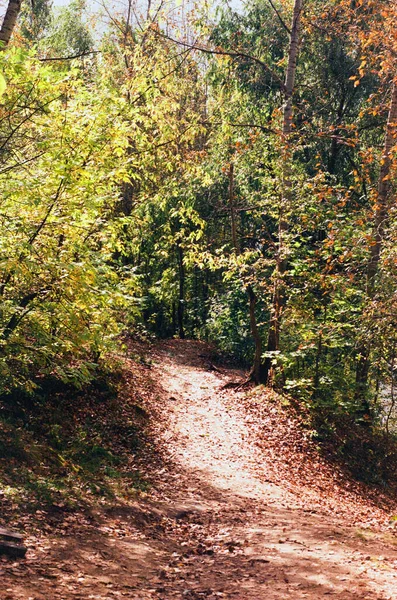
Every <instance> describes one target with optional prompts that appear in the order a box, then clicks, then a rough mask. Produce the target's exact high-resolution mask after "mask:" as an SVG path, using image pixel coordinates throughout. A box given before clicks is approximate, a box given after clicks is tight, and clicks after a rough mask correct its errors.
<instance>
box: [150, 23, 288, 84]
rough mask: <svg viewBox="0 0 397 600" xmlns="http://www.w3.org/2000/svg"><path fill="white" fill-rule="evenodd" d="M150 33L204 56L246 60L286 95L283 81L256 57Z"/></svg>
mask: <svg viewBox="0 0 397 600" xmlns="http://www.w3.org/2000/svg"><path fill="white" fill-rule="evenodd" d="M152 31H153V32H154V33H156V34H157V35H158V36H160V37H163V38H165V39H167V40H169V41H170V42H173V43H174V44H177V45H178V46H184V47H185V48H190V49H191V50H198V51H199V52H203V53H204V54H212V55H218V56H230V57H232V58H246V59H247V60H250V61H252V62H254V63H256V64H258V65H260V66H261V67H262V68H263V69H264V70H265V71H267V73H269V75H270V76H271V77H272V78H273V79H274V80H275V81H276V82H277V84H278V86H279V88H280V90H281V91H282V92H283V94H284V95H285V94H286V87H285V84H284V82H283V80H282V79H281V78H280V77H279V76H278V75H277V73H276V72H275V71H273V69H272V68H271V67H269V65H268V64H267V63H265V62H264V61H263V60H261V59H260V58H258V57H257V56H252V54H247V53H246V52H241V51H236V52H229V51H228V50H223V49H220V48H208V47H205V46H199V45H197V44H189V43H188V42H183V41H180V40H175V39H174V38H172V37H170V36H168V35H166V34H165V33H162V32H161V31H158V30H157V29H154V28H153V29H152Z"/></svg>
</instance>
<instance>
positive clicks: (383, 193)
mask: <svg viewBox="0 0 397 600" xmlns="http://www.w3.org/2000/svg"><path fill="white" fill-rule="evenodd" d="M396 132H397V84H396V83H393V88H392V95H391V102H390V109H389V115H388V118H387V125H386V133H385V142H384V146H383V154H382V161H381V169H380V173H379V182H378V198H377V202H376V208H375V222H374V236H373V237H374V243H373V245H372V246H371V257H370V261H369V264H368V271H367V275H368V296H369V297H370V298H373V297H374V295H375V292H376V276H377V273H378V267H379V260H380V255H381V251H382V244H383V239H384V235H385V227H386V223H387V219H388V213H389V206H390V192H391V185H390V169H391V151H392V149H393V146H394V143H395V139H396Z"/></svg>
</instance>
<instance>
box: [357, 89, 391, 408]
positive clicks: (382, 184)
mask: <svg viewBox="0 0 397 600" xmlns="http://www.w3.org/2000/svg"><path fill="white" fill-rule="evenodd" d="M396 132H397V85H396V83H395V82H393V87H392V93H391V101H390V109H389V114H388V118H387V124H386V132H385V141H384V145H383V154H382V160H381V168H380V173H379V181H378V197H377V201H376V206H375V219H374V228H373V243H372V245H371V250H370V252H371V254H370V259H369V263H368V268H367V296H368V299H369V300H370V301H371V300H372V299H373V298H374V297H375V295H376V291H377V282H376V279H377V275H378V270H379V262H380V256H381V252H382V246H383V240H384V237H385V230H386V225H387V220H388V216H389V208H390V195H391V185H390V172H391V164H392V158H391V154H392V150H393V146H394V144H395V139H396ZM369 355H370V344H369V343H367V344H362V345H361V346H360V348H359V350H358V359H357V365H356V390H355V399H356V402H357V403H359V404H360V405H361V406H362V411H361V412H362V413H363V414H365V415H367V416H370V406H369V403H368V399H367V398H366V395H367V391H368V375H369V369H370V356H369Z"/></svg>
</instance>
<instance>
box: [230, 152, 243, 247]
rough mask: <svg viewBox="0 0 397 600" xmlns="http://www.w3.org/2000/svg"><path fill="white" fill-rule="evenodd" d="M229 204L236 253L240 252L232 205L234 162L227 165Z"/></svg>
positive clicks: (234, 210) (234, 209)
mask: <svg viewBox="0 0 397 600" xmlns="http://www.w3.org/2000/svg"><path fill="white" fill-rule="evenodd" d="M229 204H230V220H231V224H232V242H233V248H234V251H235V252H236V254H239V253H240V248H239V243H238V237H237V225H236V207H235V206H234V164H233V163H232V162H231V163H230V166H229Z"/></svg>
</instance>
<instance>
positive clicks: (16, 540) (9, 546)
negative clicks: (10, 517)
mask: <svg viewBox="0 0 397 600" xmlns="http://www.w3.org/2000/svg"><path fill="white" fill-rule="evenodd" d="M23 540H24V536H23V535H22V534H20V533H16V532H15V531H10V530H9V529H5V528H4V527H0V554H7V555H8V556H12V557H13V558H23V557H24V556H25V554H26V552H27V548H26V546H24V545H23Z"/></svg>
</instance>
